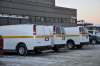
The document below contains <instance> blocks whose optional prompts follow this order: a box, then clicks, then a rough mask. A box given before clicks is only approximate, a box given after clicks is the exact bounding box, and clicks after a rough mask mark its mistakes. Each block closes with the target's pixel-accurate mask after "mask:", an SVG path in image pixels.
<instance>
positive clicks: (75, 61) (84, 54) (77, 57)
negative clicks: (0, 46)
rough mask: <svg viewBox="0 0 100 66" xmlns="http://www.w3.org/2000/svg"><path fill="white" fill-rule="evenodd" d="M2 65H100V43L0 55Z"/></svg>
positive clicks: (0, 65) (0, 64)
mask: <svg viewBox="0 0 100 66" xmlns="http://www.w3.org/2000/svg"><path fill="white" fill-rule="evenodd" d="M0 66H100V45H96V46H95V47H86V48H83V49H81V50H66V49H62V50H61V51H60V52H53V51H49V52H44V53H42V54H40V55H35V54H32V55H29V56H25V57H24V56H17V55H3V56H0Z"/></svg>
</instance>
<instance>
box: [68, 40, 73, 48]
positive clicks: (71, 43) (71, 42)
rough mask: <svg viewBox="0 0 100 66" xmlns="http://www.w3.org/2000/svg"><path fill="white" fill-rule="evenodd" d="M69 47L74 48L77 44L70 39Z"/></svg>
mask: <svg viewBox="0 0 100 66" xmlns="http://www.w3.org/2000/svg"><path fill="white" fill-rule="evenodd" d="M67 48H68V49H74V48H75V44H74V42H73V41H68V42H67Z"/></svg>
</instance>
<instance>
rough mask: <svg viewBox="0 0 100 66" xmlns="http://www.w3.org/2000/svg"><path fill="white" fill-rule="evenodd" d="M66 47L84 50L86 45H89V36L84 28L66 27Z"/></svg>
mask: <svg viewBox="0 0 100 66" xmlns="http://www.w3.org/2000/svg"><path fill="white" fill-rule="evenodd" d="M64 31H65V39H66V45H67V47H68V48H69V49H72V48H75V47H77V48H82V46H83V45H84V44H89V35H88V31H87V29H85V28H84V27H65V28H64Z"/></svg>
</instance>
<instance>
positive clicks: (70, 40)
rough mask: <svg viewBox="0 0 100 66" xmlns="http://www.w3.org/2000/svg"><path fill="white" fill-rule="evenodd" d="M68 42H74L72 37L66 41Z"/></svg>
mask: <svg viewBox="0 0 100 66" xmlns="http://www.w3.org/2000/svg"><path fill="white" fill-rule="evenodd" d="M68 42H73V44H75V42H74V41H73V40H72V39H69V40H68V41H67V42H66V43H68Z"/></svg>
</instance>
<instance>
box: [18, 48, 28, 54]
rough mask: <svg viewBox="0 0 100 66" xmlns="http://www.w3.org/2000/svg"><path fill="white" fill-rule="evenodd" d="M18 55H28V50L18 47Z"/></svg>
mask: <svg viewBox="0 0 100 66" xmlns="http://www.w3.org/2000/svg"><path fill="white" fill-rule="evenodd" d="M17 53H18V55H21V56H25V55H27V48H26V46H18V47H17Z"/></svg>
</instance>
